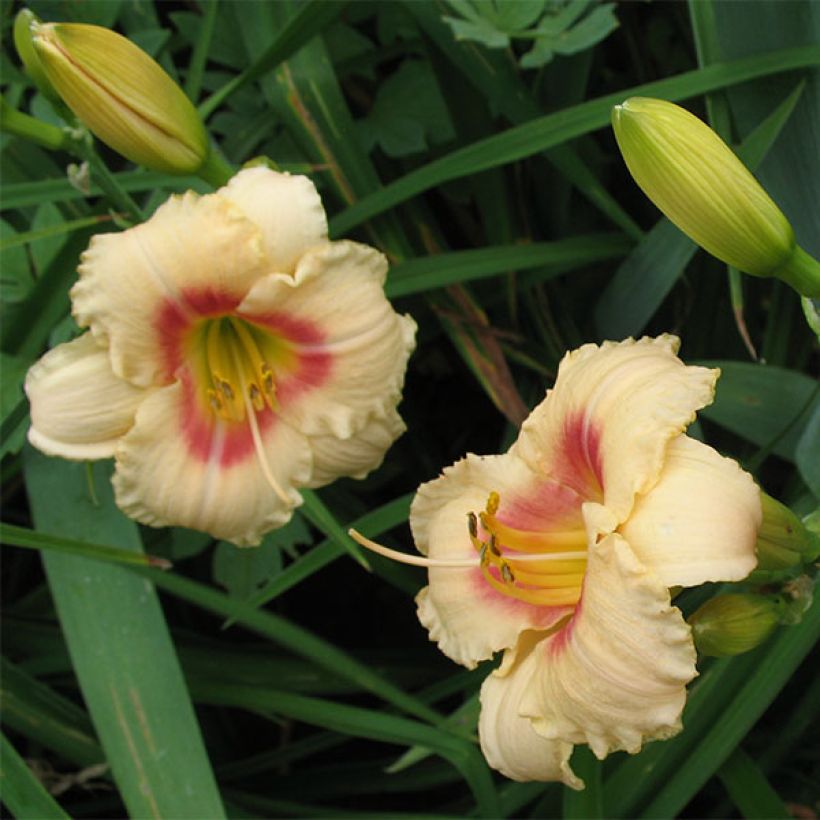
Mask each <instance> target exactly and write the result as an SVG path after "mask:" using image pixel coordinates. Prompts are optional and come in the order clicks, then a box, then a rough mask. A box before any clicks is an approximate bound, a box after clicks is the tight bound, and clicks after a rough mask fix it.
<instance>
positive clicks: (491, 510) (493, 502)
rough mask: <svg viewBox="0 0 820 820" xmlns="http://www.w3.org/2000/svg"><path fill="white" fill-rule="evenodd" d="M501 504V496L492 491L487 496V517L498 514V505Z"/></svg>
mask: <svg viewBox="0 0 820 820" xmlns="http://www.w3.org/2000/svg"><path fill="white" fill-rule="evenodd" d="M500 503H501V496H500V495H499V494H498V493H497V492H496V491H495V490H493V491H492V492H491V493H490V494H489V496H487V515H495V514H496V513H497V512H498V505H499V504H500Z"/></svg>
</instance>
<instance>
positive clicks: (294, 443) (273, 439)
mask: <svg viewBox="0 0 820 820" xmlns="http://www.w3.org/2000/svg"><path fill="white" fill-rule="evenodd" d="M195 412H196V401H195V400H192V399H191V398H190V396H187V395H186V384H185V383H184V382H176V383H175V384H172V385H169V386H168V387H163V388H160V389H159V390H157V391H156V392H155V393H153V395H151V396H150V397H149V398H148V399H147V400H146V401H145V402H143V404H142V405H141V406H140V408H139V411H138V412H137V418H136V423H135V424H134V427H133V429H132V430H131V431H130V432H129V433H128V434H127V435H126V436H125V437H124V438H123V439H122V441H121V443H120V446H119V447H118V448H117V453H116V456H117V469H116V472H115V474H114V479H113V481H114V489H115V492H116V498H117V504H118V505H119V506H120V508H121V509H122V510H123V512H124V513H125V514H126V515H129V516H131V517H132V518H135V519H137V520H138V521H140V522H142V523H143V524H149V525H151V526H165V525H167V524H175V525H179V526H185V527H191V528H193V529H198V530H204V531H205V532H209V533H210V534H211V535H213V536H214V537H216V538H224V539H225V540H227V541H232V542H233V543H234V544H236V545H237V546H254V545H256V544H258V543H259V541H260V540H261V537H262V535H263V534H264V533H265V532H267V531H268V530H270V529H272V528H273V527H277V526H281V525H283V524H285V523H286V522H287V521H288V520H289V519H290V517H291V514H292V511H293V508H294V507H296V506H297V505H299V504H300V503H301V500H302V499H301V496H300V495H299V493H298V492H297V491H296V490H295V489H294V485H297V486H305V485H306V484H307V482H308V481H309V478H310V471H311V454H310V447H309V446H308V441H307V439H306V437H305V436H303V435H302V434H301V433H300V432H298V431H296V430H294V429H293V428H292V427H291V426H290V425H288V424H286V423H284V422H283V421H282V420H281V419H279V418H277V417H275V416H274V415H273V414H270V415H268V416H267V417H266V419H267V422H268V423H267V424H262V423H260V425H259V428H260V436H261V441H262V447H263V452H262V453H261V454H260V453H259V452H257V450H256V449H255V447H254V445H253V441H252V439H251V434H250V431H249V430H248V426H247V425H246V424H236V423H233V422H222V421H219V420H212V419H206V418H202V419H197V418H195V417H192V416H193V415H194V414H195ZM172 425H175V426H176V428H177V429H176V430H175V431H172V430H170V429H169V427H171V426H172ZM261 456H264V458H265V459H266V460H267V465H268V467H269V470H270V472H271V473H272V475H273V477H274V478H275V480H276V482H277V484H278V485H279V486H280V488H281V489H282V490H283V491H284V493H285V494H286V495H287V498H288V502H287V503H286V502H285V501H283V500H282V499H281V498H280V497H279V495H278V494H277V493H276V492H275V491H274V489H273V488H272V487H271V485H270V484H269V483H268V481H267V479H266V477H265V474H264V471H263V468H262V466H261V465H260V462H259V458H260V457H261Z"/></svg>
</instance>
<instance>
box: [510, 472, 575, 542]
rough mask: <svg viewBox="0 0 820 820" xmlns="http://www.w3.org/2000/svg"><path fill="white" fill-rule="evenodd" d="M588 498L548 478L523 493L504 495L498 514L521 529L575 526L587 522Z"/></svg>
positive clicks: (535, 530)
mask: <svg viewBox="0 0 820 820" xmlns="http://www.w3.org/2000/svg"><path fill="white" fill-rule="evenodd" d="M584 500H585V499H583V498H581V496H579V495H578V493H577V492H575V490H574V489H572V488H571V487H568V486H566V485H565V484H560V483H558V482H557V481H552V480H549V479H547V480H545V481H543V482H539V483H538V484H537V485H536V486H535V487H533V488H532V489H531V490H529V491H528V492H526V493H523V494H521V495H516V496H505V495H502V496H501V505H500V507H499V509H498V516H497V517H498V520H499V521H500V522H501V523H503V524H506V525H507V526H509V527H514V528H516V529H519V530H529V531H532V532H539V531H540V532H551V531H552V532H554V531H556V530H563V529H574V528H576V527H582V526H583V523H582V519H581V504H582V503H583V502H584Z"/></svg>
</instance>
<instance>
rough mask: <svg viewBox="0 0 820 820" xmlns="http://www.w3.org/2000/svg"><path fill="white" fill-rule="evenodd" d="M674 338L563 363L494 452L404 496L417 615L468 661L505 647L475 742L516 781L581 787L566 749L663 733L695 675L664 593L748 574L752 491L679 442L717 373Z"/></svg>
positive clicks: (628, 747) (581, 352) (757, 509)
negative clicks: (423, 573) (420, 571)
mask: <svg viewBox="0 0 820 820" xmlns="http://www.w3.org/2000/svg"><path fill="white" fill-rule="evenodd" d="M678 345H679V342H678V340H677V339H676V338H675V337H673V336H662V337H660V338H657V339H649V338H644V339H641V340H639V341H633V340H631V339H630V340H628V341H626V342H622V343H613V342H606V343H604V344H603V345H601V346H600V347H598V346H596V345H591V344H590V345H585V346H583V347H581V348H580V349H578V350H575V351H573V352H571V353H568V354H567V355H566V357H565V358H564V360H563V361H562V362H561V366H560V369H559V373H558V378H557V381H556V383H555V387H554V389H553V390H551V391H550V392H549V393H548V394H547V397H546V399H545V400H544V401H543V402H542V403H541V404H540V405H539V406H538V407H536V408H535V410H534V411H533V412H532V414H531V415H530V416H529V418H528V419H527V420H526V421H525V422H524V424H523V426H522V429H521V432H520V435H519V437H518V440H517V441H516V442H515V444H514V445H513V446H512V447H511V448H510V450H509V451H508V452H507V453H506V454H504V455H497V456H487V457H479V456H475V455H468V456H467V457H466V458H464V459H463V460H461V461H459V462H458V463H456V464H455V465H453V466H452V467H450V468H448V469H446V470H445V471H444V473H443V475H442V476H440V477H439V478H438V479H436V480H434V481H431V482H429V483H427V484H424V485H422V486H421V488H420V489H419V491H418V494H417V495H416V497H415V500H414V502H413V505H412V508H411V513H410V524H411V527H412V530H413V535H414V537H415V541H416V545H417V547H418V549H419V551H420V552H422V553H423V554H424V555H425V556H427V557H424V558H423V557H421V556H418V557H414V558H413V559H412V563H416V564H420V565H423V566H427V567H429V586H428V587H426V588H425V589H423V590H422V591H421V593H420V594H419V596H418V598H417V604H418V615H419V619H420V620H421V622H422V624H423V625H424V626H426V627H427V629H428V630H429V632H430V637H431V639H432V640H435V641H437V643H438V646H439V648H440V649H441V650H442V651H443V652H444V653H445V654H446V655H448V656H449V657H450V658H452V659H453V660H454V661H457V662H458V663H461V664H463V665H465V666H467V667H474V666H475V665H476V663H478V662H479V661H482V660H486V659H488V658H491V657H492V656H493V655H494V654H495V653H496V652H499V651H500V650H504V656H503V661H502V663H501V665H500V667H499V668H498V669H496V670H495V671H494V672H493V673H492V674H491V675H490V676H489V677H488V678H487V679H486V681H485V682H484V684H483V687H482V691H481V717H480V721H479V734H480V738H481V746H482V749H483V752H484V755H485V757H486V758H487V760H488V762H489V763H490V765H491V766H493V767H494V768H496V769H499V770H500V771H501V772H503V773H504V774H505V775H507V776H508V777H510V778H513V779H515V780H561V781H563V782H564V783H566V784H567V785H569V786H571V787H573V788H582V787H583V784H582V782H581V781H580V780H579V779H578V778H577V777H576V776H575V774H574V773H573V772H572V770H571V768H570V764H569V758H570V755H571V753H572V749H573V746H574V744H581V743H584V744H588V745H589V746H590V747H591V749H592V751H593V752H594V753H595V754H596V755H597V757H599V758H603V757H605V756H606V755H607V754H609V753H610V752H613V751H616V750H625V751H627V752H631V753H635V752H637V751H639V750H640V748H641V746H642V744H643V742H644V741H647V740H652V739H661V738H667V737H670V736H672V735H674V734H675V733H676V732H678V731H679V730H680V729H681V720H680V715H681V710H682V708H683V705H684V702H685V698H686V684H687V683H688V682H689V681H690V680H691V679H692V678H693V677H694V676H695V675H696V674H697V673H696V670H695V649H694V646H693V642H692V636H691V631H690V628H689V626H688V625H687V624H686V623H685V622H684V620H683V617H682V616H681V613H680V611H679V610H678V609H677V608H676V607H674V606H673V605H672V603H671V599H670V592H669V588H670V587H673V586H681V587H688V586H694V585H698V584H701V583H703V582H705V581H737V580H740V579H742V578H744V577H745V576H746V575H748V573H749V572H751V571H752V569H753V568H754V566H755V563H756V558H755V539H756V534H757V530H758V527H759V525H760V521H761V506H760V493H759V490H758V488H757V486H756V485H755V483H754V482H753V481H752V479H751V478H750V476H749V475H748V474H746V473H745V472H743V471H742V470H741V469H740V468H739V467H738V465H737V464H736V463H735V462H734V461H732V460H730V459H727V458H724V457H722V456H721V455H719V454H718V453H717V452H716V451H715V450H713V449H712V448H710V447H708V446H706V445H705V444H702V443H701V442H699V441H696V440H695V439H693V438H689V437H688V436H686V435H685V434H684V433H683V431H684V430H685V429H686V427H687V425H689V424H690V423H691V422H692V421H693V420H694V418H695V412H696V411H697V410H698V409H700V408H701V407H703V406H705V405H706V404H709V403H710V402H711V400H712V397H713V393H714V385H715V382H716V380H717V378H718V375H719V371H717V370H710V369H707V368H704V367H687V366H685V365H684V364H683V363H682V362H681V361H680V360H679V359H678V358H677V356H676V355H675V354H676V352H677V349H678ZM368 545H369V546H372V547H376V548H378V545H373V544H372V542H369V543H368ZM380 549H381V551H382V552H388V553H392V551H387V550H385V549H384V548H380ZM392 557H397V556H396V555H393V556H392Z"/></svg>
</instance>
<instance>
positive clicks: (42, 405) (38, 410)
mask: <svg viewBox="0 0 820 820" xmlns="http://www.w3.org/2000/svg"><path fill="white" fill-rule="evenodd" d="M25 390H26V395H27V396H28V399H29V402H30V403H31V428H30V429H29V433H28V437H29V441H30V442H31V443H32V444H33V445H34V446H35V447H37V448H38V449H39V450H42V451H43V452H44V453H46V454H48V455H52V456H62V457H63V458H73V459H98V458H109V457H110V456H112V455H114V449H115V448H116V446H117V442H118V441H119V439H120V437H121V436H123V435H124V434H125V433H127V432H128V430H129V429H130V428H131V425H132V424H133V423H134V415H135V413H136V412H137V407H139V405H140V403H141V402H142V401H143V400H144V399H145V398H146V396H147V395H148V393H147V391H145V390H142V389H140V388H137V387H134V386H132V385H130V384H129V383H128V382H126V381H123V380H122V379H118V378H117V377H116V376H115V375H114V373H113V372H112V370H111V363H110V360H109V358H108V351H107V350H106V349H105V348H104V347H100V346H99V345H98V344H97V343H96V342H95V341H94V339H93V338H92V336H91V334H90V333H85V334H84V335H82V336H80V337H79V338H77V339H74V341H71V342H67V343H66V344H61V345H59V346H57V347H55V348H54V349H53V350H50V351H49V352H48V353H46V355H45V356H43V358H42V359H40V361H38V362H37V363H36V364H35V365H34V366H33V367H32V368H31V369H30V370H29V372H28V375H27V376H26V385H25Z"/></svg>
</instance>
